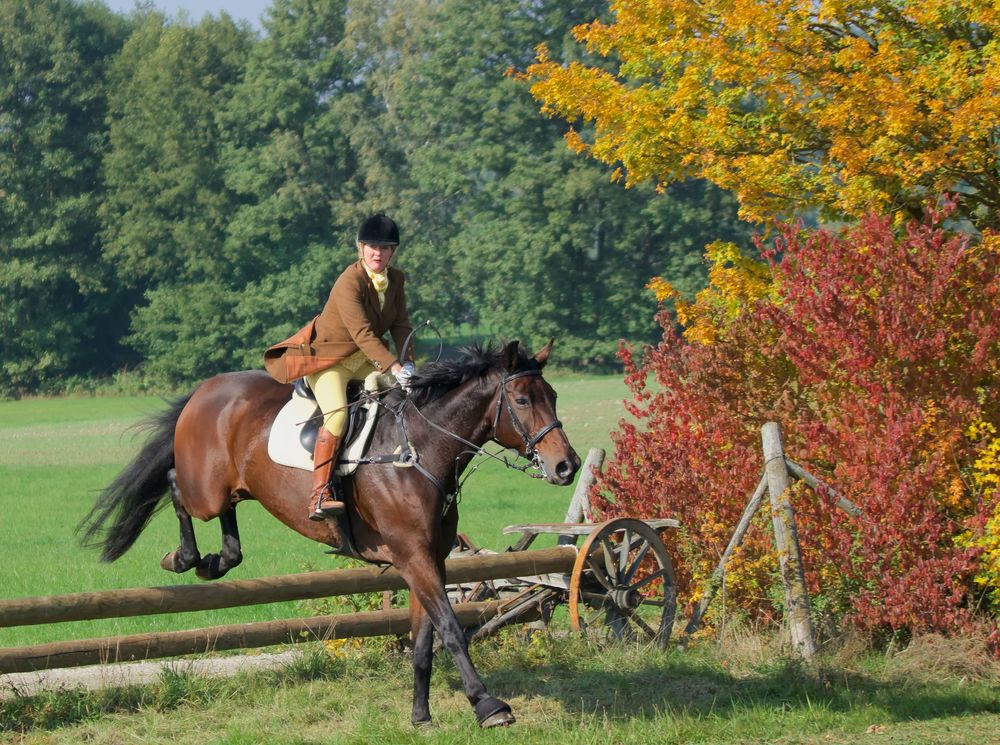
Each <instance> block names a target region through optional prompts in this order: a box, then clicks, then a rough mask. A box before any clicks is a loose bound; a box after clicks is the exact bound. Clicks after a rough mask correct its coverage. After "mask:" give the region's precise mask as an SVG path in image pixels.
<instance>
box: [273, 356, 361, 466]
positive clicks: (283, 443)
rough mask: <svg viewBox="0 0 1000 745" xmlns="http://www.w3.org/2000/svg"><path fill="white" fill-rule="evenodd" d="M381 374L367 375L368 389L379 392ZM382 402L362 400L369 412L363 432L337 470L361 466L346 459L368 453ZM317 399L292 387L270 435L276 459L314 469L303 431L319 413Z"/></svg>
mask: <svg viewBox="0 0 1000 745" xmlns="http://www.w3.org/2000/svg"><path fill="white" fill-rule="evenodd" d="M377 377H378V374H377V373H372V374H371V375H369V376H368V377H367V378H365V390H366V391H370V392H375V391H377V390H378V380H377ZM377 409H378V406H377V404H375V402H374V401H367V402H365V403H363V404H361V410H362V411H364V412H365V420H364V422H365V423H364V425H363V426H362V428H361V432H360V433H359V434H358V436H357V437H355V438H354V441H353V442H352V443H351V445H350V446H349V447H348V448H347V449H346V450H345V451H342V452H341V453H340V461H341V462H340V463H339V464H338V465H337V468H336V472H337V473H338V474H339V475H341V476H349V475H350V474H352V473H354V470H355V469H356V468H357V467H358V464H357V463H344V462H343V461H344V460H348V461H355V460H357V459H358V458H360V457H361V456H362V455H364V452H365V449H366V448H367V447H368V441H369V440H370V439H371V433H372V429H373V428H374V427H375V420H376V419H377V418H378V417H377V416H376V414H377ZM316 411H317V407H316V402H315V401H314V400H313V399H311V398H306V397H305V396H300V395H299V394H298V392H297V391H292V397H291V399H290V400H289V401H288V403H287V404H285V405H284V406H283V407H281V411H279V412H278V415H277V416H276V417H275V418H274V422H273V423H272V424H271V433H270V434H269V435H268V438H267V454H268V455H269V456H270V457H271V460H273V461H274V462H275V463H280V464H281V465H283V466H290V467H292V468H301V469H302V470H304V471H311V470H313V458H312V453H311V452H309V451H308V450H306V449H305V448H304V447H302V443H301V442H300V441H299V435H300V434H301V433H302V427H303V425H305V423H306V422H307V421H308V420H309V419H310V418H311V417H313V416H314V415H315V414H316Z"/></svg>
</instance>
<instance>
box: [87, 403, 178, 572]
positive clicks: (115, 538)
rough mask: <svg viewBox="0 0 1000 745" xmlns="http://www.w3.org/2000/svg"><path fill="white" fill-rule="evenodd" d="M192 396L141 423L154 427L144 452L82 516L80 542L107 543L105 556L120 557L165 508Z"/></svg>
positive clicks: (90, 544) (108, 558)
mask: <svg viewBox="0 0 1000 745" xmlns="http://www.w3.org/2000/svg"><path fill="white" fill-rule="evenodd" d="M190 399H191V395H190V394H189V395H187V396H185V397H183V398H179V399H177V400H176V401H172V402H171V403H170V405H169V406H168V407H167V409H166V410H165V411H164V412H162V413H160V414H157V415H156V416H154V417H150V419H148V420H147V421H146V422H143V424H142V425H140V426H141V427H142V428H143V429H149V430H151V431H152V435H151V436H150V438H149V440H148V441H147V442H146V444H145V445H144V446H143V448H142V450H140V451H139V454H138V455H137V456H135V458H133V459H132V462H131V463H129V464H128V465H127V466H126V467H125V469H124V470H123V471H122V472H121V473H119V474H118V476H117V477H116V478H115V480H114V481H112V482H111V484H110V485H109V486H108V487H106V488H105V489H104V490H103V491H102V492H101V494H100V496H98V498H97V502H96V503H95V504H94V506H93V508H92V509H91V510H90V512H88V513H87V516H86V517H84V518H83V520H81V521H80V524H79V525H78V526H77V528H76V529H77V532H80V531H82V532H83V535H82V537H81V539H80V542H81V543H82V544H83V545H84V546H85V547H87V548H98V547H99V548H101V560H102V561H114V560H115V559H117V558H119V557H120V556H121V555H122V554H124V553H125V552H126V551H128V550H129V549H130V548H131V547H132V544H133V543H135V540H136V538H138V537H139V534H140V533H142V531H143V530H144V529H145V527H146V525H148V524H149V521H150V519H151V518H152V517H153V515H154V514H156V512H157V510H158V509H159V508H160V507H162V506H163V505H162V500H163V497H164V496H165V495H166V494H167V493H168V491H169V489H170V483H169V482H168V481H167V474H168V473H169V471H170V469H171V468H173V467H174V429H175V428H176V426H177V419H178V418H179V417H180V415H181V410H182V409H183V408H184V407H185V406H186V405H187V402H188V401H189V400H190Z"/></svg>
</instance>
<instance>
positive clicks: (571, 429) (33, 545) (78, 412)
mask: <svg viewBox="0 0 1000 745" xmlns="http://www.w3.org/2000/svg"><path fill="white" fill-rule="evenodd" d="M553 382H554V384H555V386H556V388H557V390H558V392H559V416H560V418H561V419H562V420H563V422H564V423H565V428H566V431H567V433H568V434H569V436H570V439H571V441H572V442H573V443H574V445H575V447H576V448H577V450H578V451H579V452H580V454H581V457H585V456H586V453H587V450H588V449H589V448H591V447H605V448H610V442H611V441H610V436H609V434H608V433H609V431H610V430H611V429H612V428H613V427H614V426H615V425H616V424H617V421H618V420H619V418H620V417H621V416H622V414H623V409H622V406H621V402H622V399H623V398H624V397H625V394H626V390H625V387H624V385H623V383H622V381H621V379H620V378H618V377H613V376H601V377H579V376H574V377H565V378H562V379H560V378H558V377H557V378H554V379H553ZM162 405H163V402H162V401H161V400H160V399H157V398H153V397H149V398H134V397H128V398H67V399H39V400H24V401H16V402H0V515H2V516H3V517H2V519H3V526H4V529H3V538H2V540H0V572H2V575H0V576H2V582H0V597H2V598H13V597H22V596H37V595H49V594H61V593H68V592H84V591H90V590H103V589H112V588H119V587H145V586H157V585H165V584H183V583H194V582H198V580H197V579H196V577H195V576H194V572H189V573H187V574H184V575H175V574H169V573H167V572H164V571H163V570H162V569H160V567H159V560H160V557H161V556H162V555H163V554H164V553H165V552H166V551H168V550H171V549H173V548H175V547H176V546H177V543H178V535H177V519H176V518H175V517H174V515H173V512H172V510H163V511H161V512H160V513H159V514H158V515H157V516H156V517H155V518H154V519H153V521H152V523H151V524H150V525H149V527H148V528H147V529H146V531H145V532H144V533H143V534H142V536H141V537H140V538H139V540H138V541H137V542H136V544H135V546H133V548H132V549H131V550H130V551H129V552H128V553H127V554H126V555H125V556H124V557H122V558H121V559H119V560H118V561H116V562H114V563H112V564H104V563H101V562H99V561H98V558H97V554H96V553H95V552H93V551H89V550H85V549H82V548H80V546H79V544H78V541H77V539H76V537H75V536H74V527H75V526H76V525H77V523H78V522H79V521H80V519H81V518H82V517H83V516H84V515H85V514H86V512H87V511H88V510H89V509H90V507H91V505H92V504H93V500H94V497H95V494H96V492H97V491H98V490H99V489H101V488H102V487H103V486H105V485H106V484H107V483H108V482H110V481H111V479H112V478H114V476H115V474H116V473H117V472H118V471H119V470H120V468H121V467H122V465H123V464H124V463H125V462H126V461H127V460H128V459H129V458H131V457H132V455H133V454H134V453H135V452H136V450H137V449H138V446H139V445H140V444H141V442H142V435H141V433H137V432H135V431H132V432H128V430H129V428H130V427H131V426H132V425H133V424H135V423H136V422H138V421H140V420H141V419H142V418H144V417H147V416H149V415H150V414H152V413H154V412H155V411H157V409H158V408H159V407H161V406H162ZM137 435H138V436H137ZM572 491H573V490H572V488H569V487H567V488H561V489H560V488H557V487H554V486H551V485H548V484H545V483H544V482H540V481H538V480H535V479H529V478H528V477H527V476H525V475H524V474H521V473H518V472H516V471H507V470H505V469H503V468H502V467H501V466H499V465H498V464H496V463H495V462H485V463H484V464H483V465H482V467H481V468H479V469H478V470H477V471H476V472H475V473H474V474H473V475H472V476H471V478H470V479H469V480H468V482H467V483H466V486H465V488H464V490H463V495H462V503H461V506H460V510H461V522H460V529H461V530H462V531H463V532H465V533H467V534H468V535H469V536H470V537H471V538H472V539H473V540H474V541H475V542H476V543H477V544H478V545H481V546H486V547H490V548H494V549H500V548H503V547H505V546H507V545H509V543H510V541H509V540H508V537H506V536H503V535H501V533H500V528H501V527H502V526H504V525H509V524H512V523H521V522H553V521H558V520H561V519H562V517H563V515H564V514H565V512H566V507H567V505H568V503H569V499H570V497H571V496H572ZM304 504H305V495H303V505H304ZM239 520H240V535H241V538H242V540H243V552H244V557H245V558H244V562H243V564H242V565H241V566H240V567H238V568H237V569H235V570H234V571H233V572H232V573H231V574H230V575H229V576H228V578H231V579H247V578H251V577H261V576H269V575H274V574H284V573H289V572H298V571H302V570H305V569H328V568H335V567H337V566H339V565H341V563H342V560H341V559H338V558H334V557H330V556H327V555H326V554H324V553H323V547H322V546H320V545H319V544H316V543H313V542H311V541H309V540H307V539H305V538H303V537H301V536H299V535H298V534H296V533H294V532H292V531H290V530H288V529H287V528H285V527H284V526H283V525H281V524H280V523H278V522H277V521H276V520H275V519H274V518H272V517H271V516H270V515H269V514H267V513H266V512H265V511H264V510H263V509H262V508H260V506H259V505H257V504H255V503H247V504H244V505H241V507H240V510H239ZM196 532H197V536H198V543H199V546H200V547H201V548H202V550H203V552H204V551H217V550H218V546H219V542H220V533H219V527H218V523H217V522H216V521H213V522H210V523H205V524H202V523H198V524H197V525H196ZM543 545H544V544H543ZM311 614H312V610H311V609H310V608H309V607H301V606H300V605H299V604H295V603H284V604H281V603H278V604H272V605H264V606H256V607H248V608H230V609H224V610H218V611H204V612H199V613H196V614H175V615H164V616H150V617H144V618H126V619H111V620H106V621H93V622H77V623H71V624H52V625H48V626H34V627H31V626H29V627H21V628H14V629H3V630H0V645H3V646H19V645H23V644H35V643H42V642H47V641H58V640H63V639H74V638H87V637H93V636H105V635H112V634H135V633H146V632H150V631H157V630H164V631H166V630H174V629H183V628H195V627H200V626H209V625H216V624H223V623H241V622H245V621H256V620H272V619H280V618H288V617H289V616H294V615H311Z"/></svg>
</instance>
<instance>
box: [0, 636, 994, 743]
mask: <svg viewBox="0 0 1000 745" xmlns="http://www.w3.org/2000/svg"><path fill="white" fill-rule="evenodd" d="M473 657H474V661H475V662H476V664H477V667H478V668H479V670H480V672H481V674H482V675H483V676H484V680H485V682H486V684H487V686H488V687H489V688H490V690H491V692H493V693H494V694H495V695H498V696H500V697H503V698H505V699H506V700H508V701H509V702H510V703H511V704H512V706H513V709H514V712H515V714H516V716H517V717H518V723H517V724H516V725H515V726H514V727H513V728H511V729H510V730H506V731H480V730H478V729H477V728H476V726H475V723H474V719H473V716H472V713H471V711H470V708H469V706H468V703H467V702H466V700H465V698H464V696H463V695H462V692H461V687H460V681H459V678H458V674H457V672H456V670H455V668H454V666H453V665H452V664H451V662H450V659H449V658H448V657H447V655H444V656H442V657H439V658H438V661H437V662H436V666H435V672H434V675H433V679H432V689H431V711H432V714H433V716H434V721H435V726H434V727H433V728H430V729H423V730H414V729H413V728H412V727H411V726H410V723H409V714H410V672H409V659H408V657H407V655H406V654H405V653H401V652H398V651H393V650H391V649H388V648H386V647H385V646H384V645H378V644H372V645H371V646H369V645H365V646H362V647H361V648H360V649H348V650H347V652H346V654H344V655H341V656H338V657H332V656H330V655H328V654H326V653H324V651H323V650H322V648H320V647H319V646H318V645H312V646H311V647H310V648H309V650H307V654H306V656H305V657H304V658H303V659H302V660H301V661H300V662H298V663H295V664H293V665H292V666H290V667H289V668H287V669H285V670H282V671H278V672H270V673H254V674H244V675H241V676H239V677H236V678H232V679H228V680H212V679H206V678H198V677H193V676H188V675H185V674H184V673H182V672H174V673H168V674H166V675H164V676H163V678H162V679H161V680H160V682H159V683H157V684H155V685H151V686H146V687H142V688H140V687H132V688H124V689H113V690H110V691H103V692H98V693H80V692H61V693H48V694H43V695H39V696H35V697H30V698H28V697H25V698H20V699H14V700H11V701H8V702H6V703H2V704H0V738H3V737H4V734H3V733H4V731H6V732H7V733H8V736H10V737H14V738H17V739H16V740H15V741H16V742H19V743H77V742H90V743H109V744H110V743H126V742H149V743H167V742H173V743H191V744H192V745H196V744H197V745H201V744H202V743H219V744H221V743H232V744H235V743H409V742H419V743H449V744H451V743H496V742H503V743H552V742H558V743H560V744H562V743H665V744H667V743H691V742H699V743H816V744H819V743H831V742H834V743H897V744H898V743H975V744H976V745H979V744H981V743H986V742H993V741H995V733H996V731H997V729H998V727H1000V701H998V695H997V694H998V693H1000V688H998V687H997V686H996V685H995V684H990V683H987V682H968V681H965V682H963V681H962V680H960V679H958V678H956V677H954V676H940V675H938V674H937V671H928V672H927V675H926V676H924V677H916V678H914V677H913V676H907V677H900V676H898V675H896V674H893V672H892V669H891V667H890V666H889V665H888V664H887V660H886V659H885V658H881V657H878V656H873V657H868V658H860V659H856V660H855V661H854V664H852V665H851V666H850V668H844V667H830V668H826V669H825V670H824V672H823V674H822V675H821V676H816V675H813V674H810V673H807V672H806V671H804V670H801V669H799V668H798V667H797V666H796V665H795V664H793V663H791V662H790V661H789V660H788V658H787V657H785V656H783V655H780V654H775V655H773V656H770V657H768V658H767V659H764V660H756V661H755V662H754V663H753V664H751V665H748V664H747V661H746V660H744V659H740V658H739V657H738V656H736V657H734V656H733V655H732V654H731V653H729V652H727V650H726V649H725V648H722V647H719V646H716V645H714V644H704V645H702V646H699V647H695V648H692V649H690V650H688V651H687V652H684V653H680V652H677V651H659V650H655V649H649V648H643V647H628V646H600V645H595V644H589V643H587V642H586V641H585V640H582V639H579V638H554V637H550V636H548V635H545V634H534V635H532V636H528V635H527V634H525V633H524V632H522V631H520V630H513V629H509V630H507V631H506V632H505V633H504V635H502V636H501V637H500V638H499V639H493V640H489V641H486V642H483V643H480V644H477V645H474V647H473Z"/></svg>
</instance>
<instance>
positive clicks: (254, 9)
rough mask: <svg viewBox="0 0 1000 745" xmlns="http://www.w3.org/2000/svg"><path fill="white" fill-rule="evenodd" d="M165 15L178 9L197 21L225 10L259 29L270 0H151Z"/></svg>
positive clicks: (118, 6)
mask: <svg viewBox="0 0 1000 745" xmlns="http://www.w3.org/2000/svg"><path fill="white" fill-rule="evenodd" d="M104 3H105V5H107V6H108V7H109V8H111V9H112V10H115V11H119V12H124V13H127V12H128V11H130V10H132V9H133V8H134V7H135V4H136V3H135V0H104ZM152 4H153V5H154V6H156V7H157V8H158V9H160V10H162V11H163V12H165V13H166V14H167V15H170V16H172V15H175V14H176V13H177V11H179V10H185V11H187V14H188V15H189V16H190V17H191V19H192V20H194V21H197V20H199V19H200V18H201V17H202V16H203V15H205V14H206V13H211V14H212V15H216V16H217V15H219V13H220V12H221V11H223V10H224V11H226V12H227V13H228V14H229V15H230V16H232V17H233V18H234V19H236V20H241V19H242V20H247V21H249V22H250V24H251V25H252V26H253V27H254V28H255V29H258V30H260V28H261V26H260V17H261V16H262V15H263V14H264V9H265V8H267V7H268V6H269V5H270V4H271V0H153V3H152Z"/></svg>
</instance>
